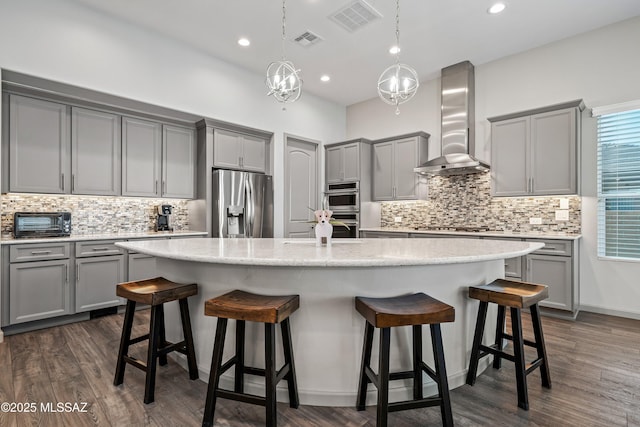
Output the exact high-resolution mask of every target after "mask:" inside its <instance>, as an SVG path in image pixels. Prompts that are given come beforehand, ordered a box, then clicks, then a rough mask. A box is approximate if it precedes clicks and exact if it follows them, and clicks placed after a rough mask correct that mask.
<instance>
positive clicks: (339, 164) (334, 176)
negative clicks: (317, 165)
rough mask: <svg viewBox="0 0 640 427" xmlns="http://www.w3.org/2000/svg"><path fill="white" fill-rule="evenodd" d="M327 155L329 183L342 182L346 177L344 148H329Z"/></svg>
mask: <svg viewBox="0 0 640 427" xmlns="http://www.w3.org/2000/svg"><path fill="white" fill-rule="evenodd" d="M325 153H326V160H325V161H326V162H327V165H326V171H327V172H326V174H327V176H326V181H327V183H334V182H341V181H342V178H343V176H344V147H343V146H340V147H329V148H327V149H326V151H325Z"/></svg>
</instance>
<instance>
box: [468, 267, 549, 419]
mask: <svg viewBox="0 0 640 427" xmlns="http://www.w3.org/2000/svg"><path fill="white" fill-rule="evenodd" d="M548 296H549V289H548V288H547V286H546V285H536V284H534V283H526V282H518V281H515V280H505V279H498V280H496V281H494V282H492V283H489V284H488V285H483V286H470V287H469V298H473V299H477V300H479V301H480V307H479V309H478V320H477V322H476V331H475V335H474V337H473V347H472V350H471V361H470V362H469V372H468V373H467V384H469V385H473V384H474V383H475V381H476V373H477V371H478V361H479V360H480V359H482V358H483V357H485V356H487V355H489V354H493V356H494V359H493V367H494V368H495V369H499V368H500V365H501V360H502V359H507V360H509V361H511V362H514V364H515V366H516V383H517V388H518V406H519V407H520V408H522V409H524V410H529V397H528V394H527V375H529V374H530V373H531V372H532V371H534V370H535V369H536V368H540V376H541V377H542V386H543V387H546V388H551V376H550V375H549V363H548V359H547V350H546V348H545V345H544V336H543V334H542V322H541V321H540V309H539V308H538V302H540V301H542V300H544V299H546V298H548ZM490 302H491V303H494V304H498V321H497V325H496V340H495V343H494V344H493V345H491V346H486V345H483V344H482V336H483V334H484V324H485V320H486V317H487V308H488V305H489V303H490ZM506 307H509V308H510V309H511V334H512V335H509V334H506V333H505V332H504V324H505V309H506ZM527 307H528V308H529V311H530V312H531V322H532V324H533V334H534V337H535V342H533V341H529V340H525V339H523V338H522V319H521V317H520V311H521V309H523V308H527ZM503 339H508V340H511V341H513V354H509V353H507V352H505V351H503V350H502V340H503ZM525 345H528V346H530V347H534V348H535V349H536V351H537V353H538V355H537V358H536V359H535V360H534V361H533V362H531V363H530V364H528V365H525V357H524V346H525Z"/></svg>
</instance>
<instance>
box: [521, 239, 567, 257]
mask: <svg viewBox="0 0 640 427" xmlns="http://www.w3.org/2000/svg"><path fill="white" fill-rule="evenodd" d="M526 241H527V242H542V243H544V247H543V248H540V249H538V250H537V251H534V252H532V253H534V254H546V255H564V256H571V253H572V241H571V240H544V239H526Z"/></svg>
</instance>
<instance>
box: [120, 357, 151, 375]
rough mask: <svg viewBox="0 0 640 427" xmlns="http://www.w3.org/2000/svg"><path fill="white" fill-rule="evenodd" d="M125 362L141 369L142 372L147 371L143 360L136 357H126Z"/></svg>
mask: <svg viewBox="0 0 640 427" xmlns="http://www.w3.org/2000/svg"><path fill="white" fill-rule="evenodd" d="M124 361H125V362H126V363H128V364H130V365H131V366H133V367H136V368H138V369H140V370H141V371H145V372H146V371H147V364H146V362H143V361H142V360H139V359H136V358H135V357H131V356H124Z"/></svg>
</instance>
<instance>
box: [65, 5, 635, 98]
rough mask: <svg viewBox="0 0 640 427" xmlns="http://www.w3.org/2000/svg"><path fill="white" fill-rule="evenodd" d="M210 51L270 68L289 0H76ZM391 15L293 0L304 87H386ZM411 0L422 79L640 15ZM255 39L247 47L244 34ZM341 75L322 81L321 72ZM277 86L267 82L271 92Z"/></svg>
mask: <svg viewBox="0 0 640 427" xmlns="http://www.w3.org/2000/svg"><path fill="white" fill-rule="evenodd" d="M75 1H77V2H79V3H82V4H85V5H88V6H90V7H92V8H94V9H96V10H98V11H100V12H103V13H106V14H110V15H113V16H115V17H117V18H119V19H122V20H126V21H128V22H130V23H133V24H135V25H136V26H138V27H140V28H143V29H147V30H148V31H151V32H159V33H162V34H164V35H166V36H168V37H171V38H174V39H177V40H179V41H181V42H183V43H185V44H187V45H190V46H192V47H193V48H195V49H198V50H200V51H202V52H206V53H208V54H210V55H213V56H215V57H218V58H221V59H223V60H225V61H227V62H231V63H234V64H237V65H239V66H241V67H244V68H247V69H249V70H253V71H255V72H256V73H260V74H264V72H265V70H266V67H267V65H268V64H269V63H270V62H272V61H275V60H279V59H280V58H281V56H282V53H281V42H280V37H281V13H282V8H281V2H280V1H279V0H271V1H266V0H173V1H171V0H108V1H105V0H75ZM367 1H368V3H369V4H370V5H371V6H373V7H374V8H375V9H376V10H378V11H379V12H380V13H381V14H382V15H383V17H382V18H381V19H379V20H377V21H374V22H371V23H369V24H367V25H366V26H364V27H362V28H361V29H359V30H357V31H355V32H353V33H350V32H347V31H346V30H344V29H343V28H341V27H339V26H338V25H337V24H336V23H334V22H333V21H332V20H330V19H329V18H328V16H329V15H332V14H333V13H334V12H336V11H337V10H339V9H340V8H342V7H344V6H346V5H348V4H349V3H351V2H352V0H289V1H288V2H287V39H288V42H287V44H286V53H287V59H289V60H291V61H292V62H293V63H294V64H295V65H296V67H298V68H300V69H301V70H302V78H303V80H304V87H303V95H302V96H304V92H309V93H313V94H315V95H318V96H320V97H323V98H326V99H329V100H332V101H334V102H337V103H339V104H342V105H350V104H354V103H357V102H360V101H363V100H366V99H370V98H373V97H375V96H377V92H376V83H377V81H378V77H379V76H380V73H382V71H383V70H384V69H385V68H386V67H387V66H389V65H391V64H393V62H394V58H393V57H392V56H391V55H390V54H389V53H388V50H389V48H390V47H391V46H392V45H393V44H395V1H393V0H367ZM492 2H493V0H430V1H426V0H402V1H401V4H400V36H401V40H400V41H401V46H402V53H401V62H404V63H406V64H408V65H410V66H412V67H413V68H415V69H416V70H417V71H418V74H419V75H420V79H421V80H422V81H425V80H429V79H433V78H435V77H437V76H439V73H440V71H439V70H440V69H441V68H443V67H446V66H448V65H451V64H455V63H457V62H460V61H463V60H470V61H471V62H472V63H473V64H475V65H480V64H483V63H486V62H489V61H492V60H495V59H498V58H501V57H504V56H507V55H511V54H513V53H516V52H521V51H524V50H528V49H531V48H534V47H537V46H541V45H544V44H547V43H550V42H553V41H555V40H560V39H563V38H566V37H570V36H572V35H576V34H580V33H583V32H586V31H589V30H592V29H595V28H598V27H602V26H605V25H608V24H611V23H614V22H618V21H622V20H625V19H629V18H632V17H634V16H638V15H640V0H506V3H507V4H508V7H507V9H506V10H505V11H504V12H503V13H501V14H500V15H489V14H488V13H487V12H486V11H487V8H488V7H489V6H490V5H491V4H492ZM307 30H310V31H312V32H314V33H316V34H318V35H319V36H321V37H322V38H323V41H321V42H320V43H318V44H316V45H313V46H310V47H306V48H305V47H302V46H298V45H295V44H294V43H293V42H292V41H291V40H292V39H294V38H295V37H296V36H298V35H300V34H302V33H303V32H305V31H307ZM241 36H244V37H248V38H249V39H250V40H251V46H250V47H247V48H241V47H239V46H238V44H237V40H238V38H239V37H241ZM322 74H328V75H330V76H331V81H330V82H329V83H322V82H321V81H320V76H321V75H322ZM266 92H267V90H266V87H265V94H266Z"/></svg>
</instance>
